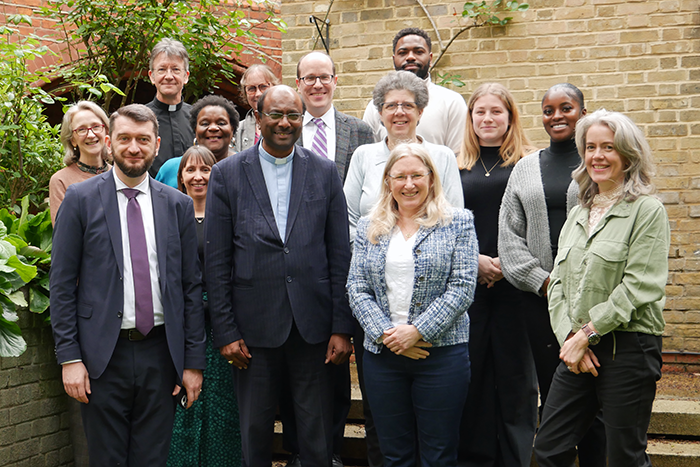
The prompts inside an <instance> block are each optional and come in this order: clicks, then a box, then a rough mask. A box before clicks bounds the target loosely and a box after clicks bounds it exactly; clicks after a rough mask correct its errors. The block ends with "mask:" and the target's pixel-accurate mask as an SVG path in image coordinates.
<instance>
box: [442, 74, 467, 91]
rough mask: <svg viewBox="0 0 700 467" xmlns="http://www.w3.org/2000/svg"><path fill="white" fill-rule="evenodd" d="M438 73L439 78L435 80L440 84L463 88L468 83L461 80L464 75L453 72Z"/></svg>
mask: <svg viewBox="0 0 700 467" xmlns="http://www.w3.org/2000/svg"><path fill="white" fill-rule="evenodd" d="M436 75H437V79H436V80H435V84H438V85H440V86H446V85H448V84H451V85H453V86H454V87H456V88H461V87H462V86H465V85H466V83H465V82H464V81H462V80H461V78H462V75H453V74H451V73H437V74H436Z"/></svg>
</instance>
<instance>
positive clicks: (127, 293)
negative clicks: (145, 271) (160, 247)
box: [112, 170, 165, 329]
mask: <svg viewBox="0 0 700 467" xmlns="http://www.w3.org/2000/svg"><path fill="white" fill-rule="evenodd" d="M112 173H113V174H114V182H115V183H116V185H117V204H118V205H119V223H120V225H121V234H122V251H123V255H124V276H123V281H124V309H123V310H122V312H123V316H122V329H134V328H136V297H135V294H134V273H133V271H132V269H131V247H130V244H129V226H128V224H127V221H126V206H127V204H128V202H129V199H128V198H127V197H126V195H125V194H124V193H122V191H121V190H122V189H124V188H131V187H128V186H126V184H125V183H124V182H122V181H121V180H120V179H119V177H118V176H117V171H116V170H112ZM150 179H151V177H150V176H146V178H145V179H144V180H143V181H142V182H141V183H139V184H138V185H136V186H135V187H134V189H136V190H139V191H140V192H141V193H139V194H138V195H137V196H136V199H137V200H138V202H139V206H140V207H141V216H142V217H143V228H144V230H145V233H146V247H147V249H148V266H149V271H150V274H151V293H152V295H153V315H154V316H153V325H154V326H160V325H162V324H164V323H165V320H164V318H163V302H162V299H161V293H160V271H159V268H158V251H157V249H156V228H155V221H154V219H153V203H152V201H151V187H150Z"/></svg>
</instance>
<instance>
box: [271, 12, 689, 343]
mask: <svg viewBox="0 0 700 467" xmlns="http://www.w3.org/2000/svg"><path fill="white" fill-rule="evenodd" d="M331 3H332V6H331V8H330V14H329V16H328V18H329V20H330V24H331V28H330V36H331V41H330V42H331V56H332V57H333V59H334V60H335V62H336V66H337V70H338V74H339V79H338V89H337V91H336V101H335V103H336V106H337V107H338V108H339V109H340V110H341V111H343V112H347V113H349V114H351V115H355V116H358V117H362V111H363V110H364V108H365V106H366V105H367V102H368V101H369V99H370V97H371V95H372V89H373V87H374V84H375V83H376V82H377V80H378V79H379V78H380V77H381V76H382V75H383V74H384V73H385V72H386V71H388V70H389V69H392V68H393V66H392V61H391V52H392V51H391V40H392V38H393V36H394V34H395V33H396V32H397V31H399V30H400V29H402V28H404V27H408V26H416V27H421V28H423V29H425V30H427V31H429V33H430V35H431V38H432V40H433V55H434V57H435V58H436V57H437V55H438V53H439V52H440V50H441V48H440V45H439V41H438V40H437V35H436V33H435V31H434V30H433V28H432V26H431V23H430V21H429V18H428V16H427V15H426V13H425V12H424V10H423V9H422V8H421V6H420V4H419V2H418V1H417V0H353V1H350V0H335V1H334V2H330V1H309V0H283V1H282V16H283V18H284V20H285V21H286V22H287V24H288V25H289V31H288V33H287V34H286V35H285V36H284V37H283V40H282V49H283V56H282V62H283V68H282V72H283V76H284V82H285V83H287V84H292V85H293V82H294V76H295V66H296V63H297V61H298V59H299V58H300V57H301V56H302V55H303V54H304V53H306V52H308V51H310V50H312V49H313V48H314V44H315V43H316V36H317V33H316V28H315V27H314V26H313V25H312V24H310V23H309V16H310V15H315V16H317V17H319V18H321V19H323V18H325V16H326V13H327V12H328V10H329V5H330V4H331ZM422 3H423V4H424V5H425V6H426V9H427V10H428V12H429V13H430V15H431V16H432V18H433V20H434V22H435V23H436V25H437V27H438V31H439V33H440V36H441V38H442V41H443V43H445V44H446V43H447V41H448V40H449V39H450V37H451V36H452V34H453V33H455V32H456V31H457V30H459V29H460V25H459V22H458V18H459V17H460V14H461V11H462V8H463V5H464V2H463V1H459V2H445V1H438V0H423V1H422ZM529 4H530V9H529V10H528V11H526V12H522V13H515V14H512V15H511V16H513V17H514V19H513V21H512V24H511V25H509V26H507V27H498V28H496V27H492V28H481V29H472V30H471V31H468V32H466V33H464V34H463V35H462V36H460V38H459V39H457V40H456V41H455V42H454V43H453V44H452V46H451V47H450V49H449V51H448V53H447V54H446V55H445V57H444V58H443V59H442V60H441V62H440V65H439V67H438V70H437V71H438V72H440V73H445V72H450V73H453V74H458V75H460V76H461V77H462V78H461V79H462V81H464V82H465V83H466V86H465V87H463V88H454V89H455V90H456V91H458V92H459V93H461V94H462V95H463V96H465V98H468V96H469V95H470V93H471V91H473V90H474V89H475V88H476V87H477V86H478V85H480V84H481V83H483V82H486V81H498V82H500V83H502V84H504V85H505V86H506V87H508V88H509V89H510V90H511V91H512V92H513V94H514V95H515V97H516V99H517V100H518V102H519V105H520V111H521V114H522V116H523V121H524V124H525V126H526V128H527V133H528V136H529V137H530V138H531V139H532V141H533V142H534V143H536V144H537V145H538V146H539V147H545V146H546V145H547V144H548V138H547V135H546V133H545V131H544V130H543V129H542V124H541V120H540V100H541V98H542V95H543V93H544V91H545V90H546V89H547V88H548V87H549V86H551V85H553V84H556V83H559V82H562V81H568V82H570V83H573V84H575V85H577V86H578V87H580V88H581V89H582V90H583V92H584V94H585V96H586V101H587V102H586V104H587V108H588V110H589V111H592V110H597V109H598V108H600V107H605V108H607V109H609V110H617V111H621V112H624V113H626V114H627V115H629V116H630V117H631V118H632V119H633V120H634V121H635V122H636V123H637V124H639V125H640V126H641V127H642V128H643V129H644V132H645V134H646V135H647V137H648V138H649V142H650V143H651V146H652V148H653V150H654V154H655V158H656V163H657V177H656V184H657V186H658V187H659V190H660V195H661V198H662V200H663V201H664V204H665V205H666V208H667V210H668V213H669V217H670V219H671V229H672V245H671V251H670V255H669V259H670V274H669V281H668V286H667V294H668V300H667V304H666V312H665V317H666V320H667V327H666V332H665V340H664V346H665V348H666V349H667V350H677V351H693V352H700V311H699V310H700V248H698V244H700V164H699V163H700V110H698V108H700V85H699V84H698V82H699V81H700V41H698V38H700V1H698V0H658V1H657V0H628V1H622V0H530V1H529ZM455 12H457V13H458V14H457V16H455V15H454V13H455ZM315 49H316V50H320V49H322V45H321V43H320V41H319V42H318V43H317V45H316V47H315ZM434 75H435V73H434Z"/></svg>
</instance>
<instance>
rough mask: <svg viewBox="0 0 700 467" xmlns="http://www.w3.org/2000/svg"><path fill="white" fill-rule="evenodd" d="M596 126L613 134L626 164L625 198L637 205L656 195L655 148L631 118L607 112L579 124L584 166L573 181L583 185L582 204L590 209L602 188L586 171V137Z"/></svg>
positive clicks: (580, 192)
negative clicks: (653, 179) (645, 196)
mask: <svg viewBox="0 0 700 467" xmlns="http://www.w3.org/2000/svg"><path fill="white" fill-rule="evenodd" d="M593 125H603V126H606V127H608V128H609V129H610V131H612V132H613V135H614V136H613V148H614V149H615V151H617V153H618V154H619V155H620V156H621V157H622V158H623V162H624V163H625V170H624V174H625V181H624V187H623V198H624V199H627V200H629V201H634V200H636V199H637V198H639V197H640V196H642V195H648V194H651V193H654V192H655V191H656V187H655V186H654V184H653V183H652V181H651V179H652V177H653V176H654V162H653V158H652V154H651V147H650V146H649V143H648V142H647V140H646V138H644V133H643V132H642V130H640V129H639V127H638V126H637V125H635V123H634V122H633V121H632V120H631V119H630V118H629V117H627V116H625V115H623V114H621V113H620V112H610V111H607V110H605V109H600V110H596V111H595V112H593V113H592V114H588V115H586V116H585V117H583V118H582V119H581V120H579V121H578V122H577V123H576V147H577V148H578V153H579V155H580V156H581V164H580V165H579V166H578V167H577V168H576V170H574V173H573V174H572V176H573V179H574V180H576V182H577V183H578V185H579V200H580V202H581V205H582V206H584V207H590V206H591V204H592V203H593V197H594V196H595V195H596V194H598V191H599V190H598V185H597V184H596V183H595V182H593V180H591V177H590V176H589V175H588V171H587V170H586V136H587V133H588V130H589V129H590V128H591V127H592V126H593Z"/></svg>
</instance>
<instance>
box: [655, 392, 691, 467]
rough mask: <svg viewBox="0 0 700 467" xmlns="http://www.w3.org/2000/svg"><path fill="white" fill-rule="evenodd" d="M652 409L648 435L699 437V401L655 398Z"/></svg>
mask: <svg viewBox="0 0 700 467" xmlns="http://www.w3.org/2000/svg"><path fill="white" fill-rule="evenodd" d="M652 410H653V411H652V414H651V422H650V423H649V430H648V433H649V434H650V435H662V436H665V437H667V438H673V437H685V436H695V437H700V401H697V400H678V399H656V400H655V401H654V407H653V409H652ZM697 465H700V462H699V463H698V464H697Z"/></svg>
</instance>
